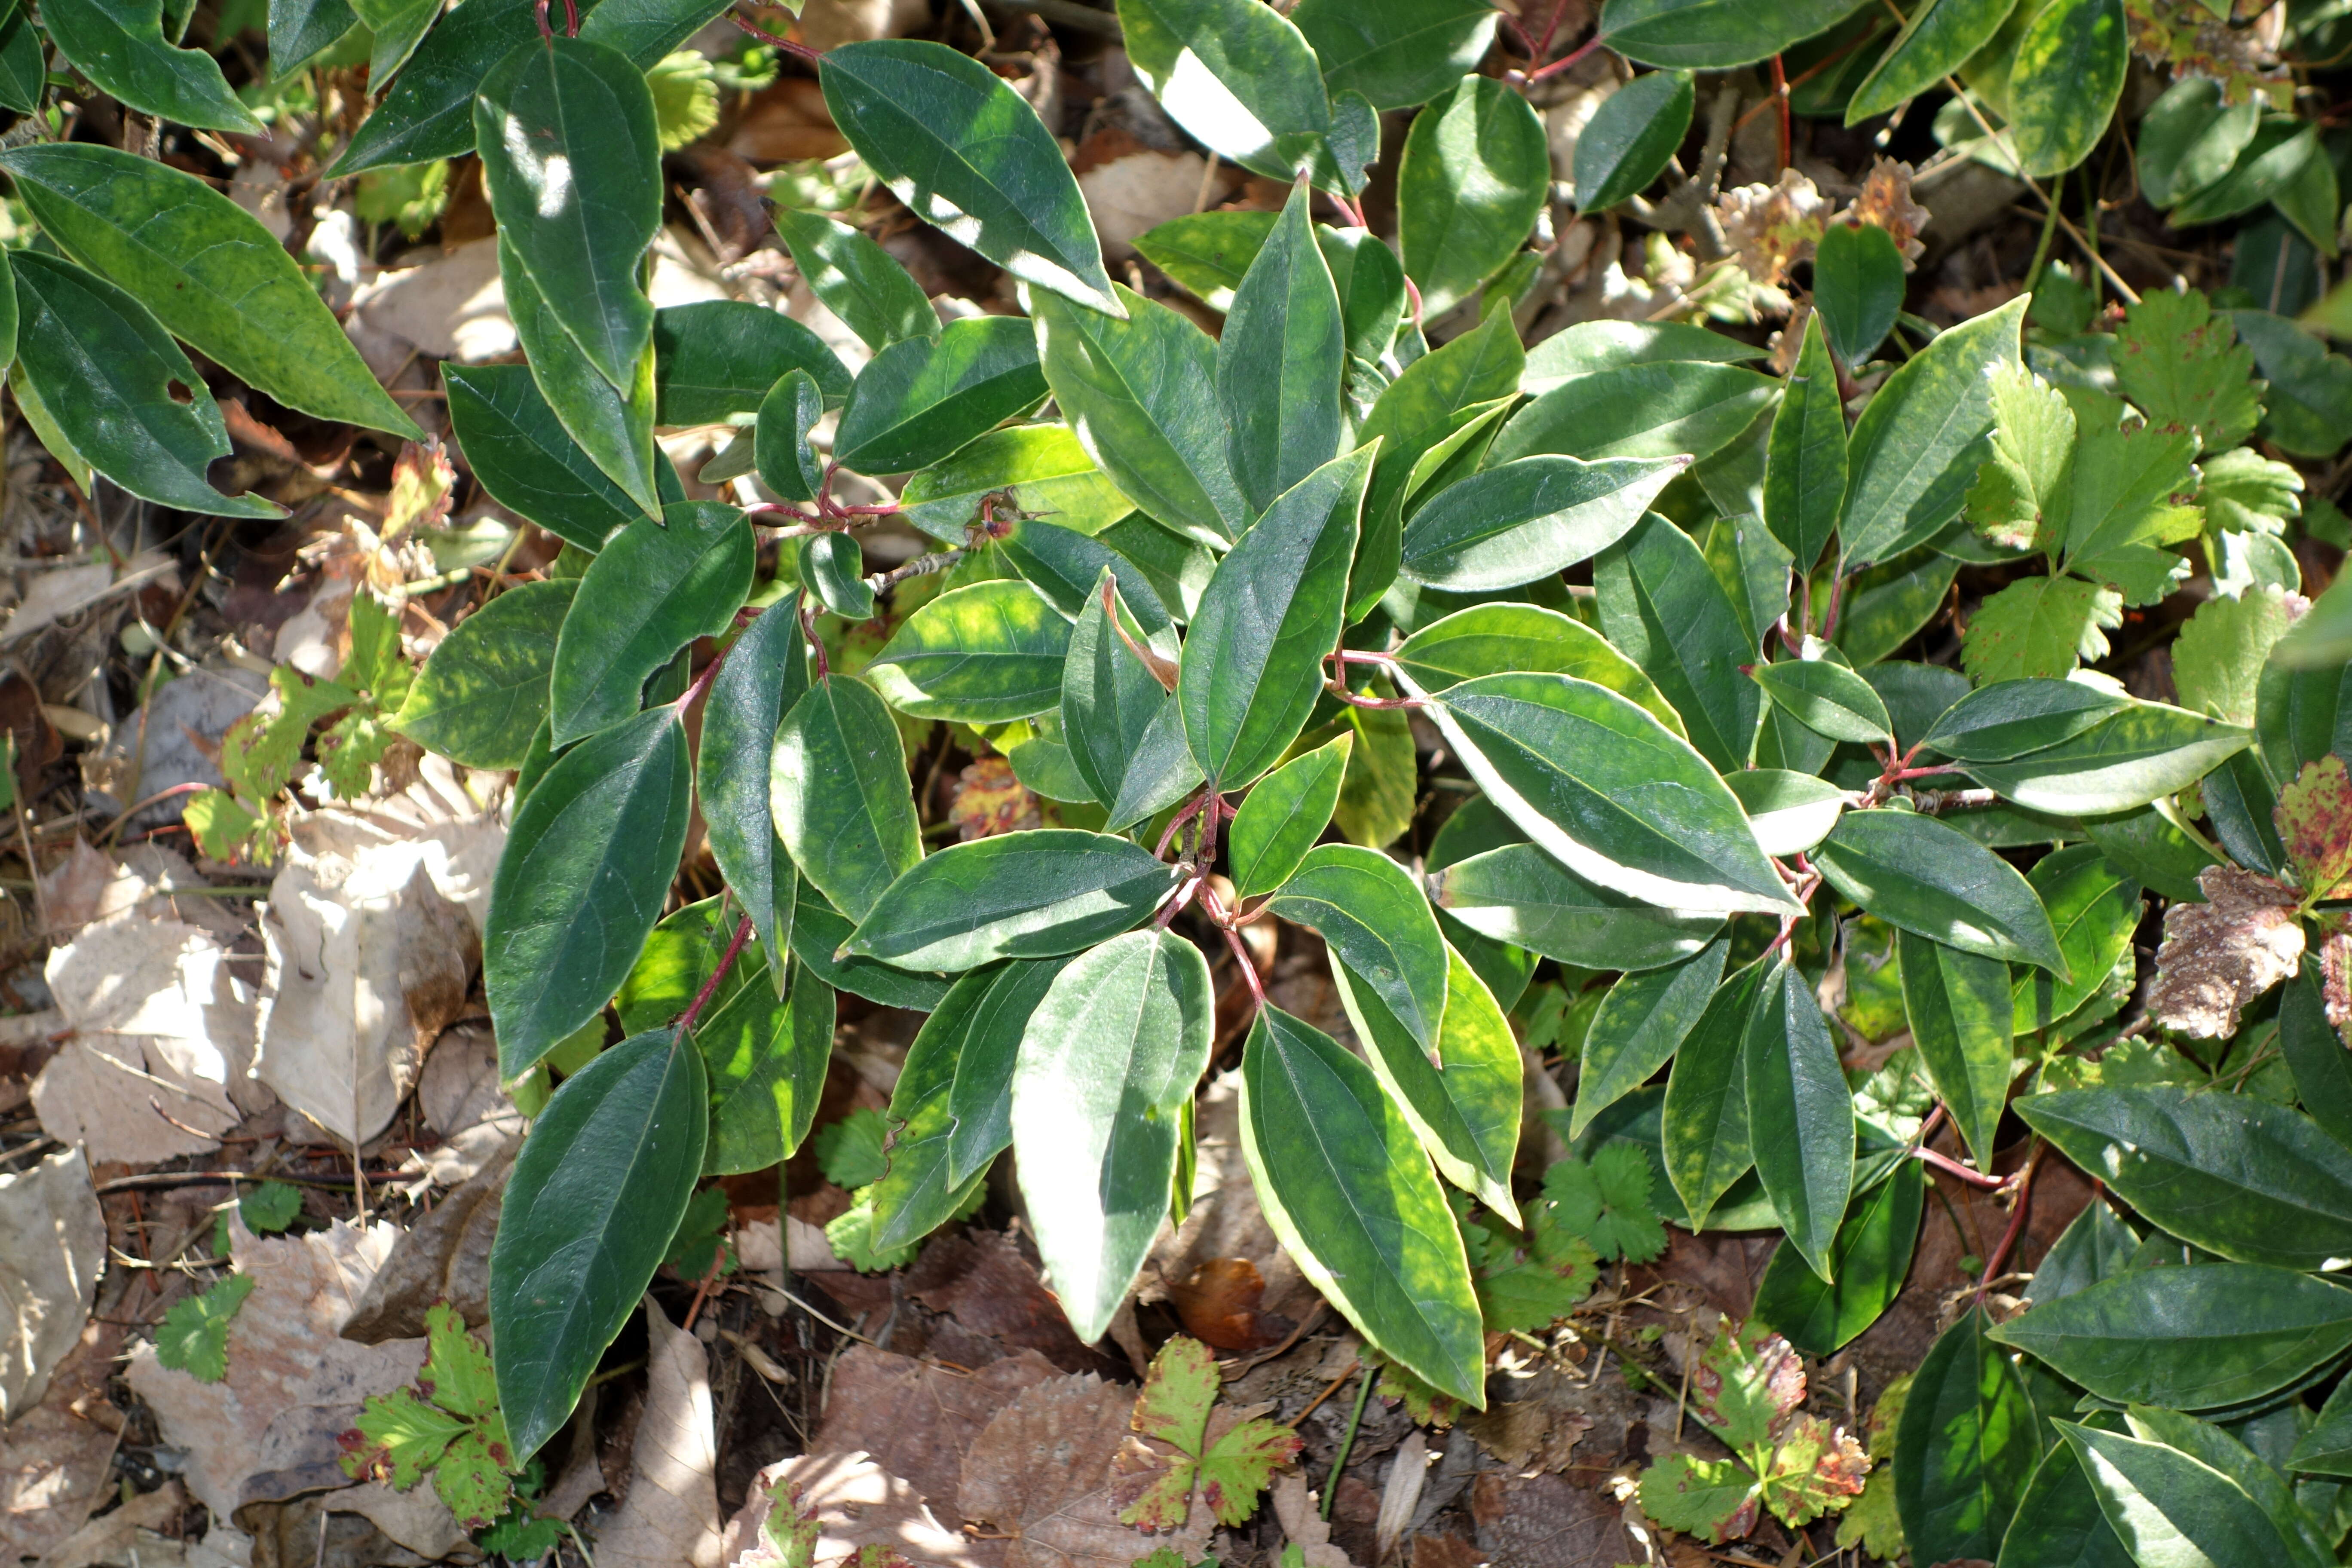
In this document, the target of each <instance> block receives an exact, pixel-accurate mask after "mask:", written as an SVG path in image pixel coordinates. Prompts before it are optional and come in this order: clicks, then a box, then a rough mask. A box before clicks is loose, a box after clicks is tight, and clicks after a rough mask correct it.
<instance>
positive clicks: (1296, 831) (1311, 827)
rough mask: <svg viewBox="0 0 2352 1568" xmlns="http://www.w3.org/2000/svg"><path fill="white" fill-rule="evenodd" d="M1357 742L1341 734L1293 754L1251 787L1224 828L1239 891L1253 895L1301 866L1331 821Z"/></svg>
mask: <svg viewBox="0 0 2352 1568" xmlns="http://www.w3.org/2000/svg"><path fill="white" fill-rule="evenodd" d="M1354 742H1355V737H1354V736H1353V735H1352V734H1342V735H1340V736H1339V739H1338V740H1336V741H1332V742H1329V743H1328V744H1326V745H1322V746H1318V747H1317V748H1316V749H1315V750H1313V751H1311V752H1307V754H1306V755H1304V756H1299V757H1293V758H1292V759H1291V760H1290V761H1288V762H1286V763H1283V764H1282V766H1280V767H1278V768H1276V769H1275V770H1274V772H1272V773H1268V774H1266V775H1265V777H1264V778H1262V779H1260V780H1259V781H1258V782H1257V784H1255V787H1253V788H1252V789H1251V790H1250V792H1249V798H1248V799H1246V800H1244V801H1243V802H1242V808H1241V810H1240V811H1239V812H1238V813H1236V814H1235V815H1234V820H1233V826H1231V827H1229V828H1228V829H1227V830H1226V837H1225V860H1226V864H1227V865H1228V866H1230V867H1231V868H1232V869H1233V875H1234V893H1235V894H1237V895H1238V896H1240V897H1242V898H1244V899H1255V898H1256V897H1258V896H1259V895H1260V894H1262V893H1270V892H1272V891H1274V889H1276V888H1278V887H1280V886H1281V885H1282V884H1283V883H1284V882H1285V881H1286V880H1287V879H1289V877H1290V875H1291V873H1292V872H1294V871H1296V870H1297V869H1298V866H1299V862H1300V861H1302V860H1304V859H1306V858H1307V851H1308V850H1310V849H1312V848H1313V847H1315V841H1316V840H1317V839H1318V838H1320V837H1323V830H1324V829H1325V828H1327V827H1328V826H1331V814H1332V812H1333V811H1335V810H1337V809H1338V808H1339V784H1340V781H1341V779H1342V778H1343V777H1344V776H1345V775H1346V773H1347V771H1348V759H1349V754H1350V752H1352V750H1353V747H1354Z"/></svg>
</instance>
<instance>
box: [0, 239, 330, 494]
mask: <svg viewBox="0 0 2352 1568" xmlns="http://www.w3.org/2000/svg"><path fill="white" fill-rule="evenodd" d="M8 265H9V269H10V270H11V272H12V273H13V274H14V275H15V282H16V300H17V312H18V314H17V323H16V364H15V366H14V367H13V368H12V369H11V370H10V372H9V385H10V386H11V387H12V388H14V389H16V394H17V399H18V401H19V403H20V404H22V405H23V406H24V409H25V414H26V418H27V420H29V421H30V422H31V423H32V424H33V425H34V426H35V428H36V429H37V430H39V431H40V432H41V435H42V438H43V440H44V441H45V442H47V439H48V436H49V433H50V431H52V430H54V431H56V432H57V433H58V435H59V436H60V437H61V438H62V439H63V440H64V441H65V442H66V443H67V444H68V449H69V451H70V452H71V453H72V454H73V458H74V459H75V460H72V461H68V460H67V459H66V458H60V461H61V462H65V463H66V467H67V468H68V471H69V472H70V471H73V470H74V469H76V468H81V467H85V466H94V467H95V468H97V469H98V471H99V472H100V473H102V474H104V475H105V476H106V477H107V478H108V479H112V480H113V481H114V482H115V483H116V484H118V485H121V487H122V488H123V489H126V490H129V491H130V492H131V494H132V495H135V496H138V497H139V498H141V499H142V500H151V501H153V502H155V503H156V504H157V505H159V506H172V507H179V508H181V509H183V510H188V511H194V512H198V513H206V514H212V515H216V516H221V517H270V518H274V517H279V516H282V515H284V512H283V509H281V508H279V507H278V506H277V505H275V504H273V503H271V502H269V501H267V500H263V499H261V498H260V497H259V496H237V497H229V496H224V495H222V494H221V493H220V492H219V491H218V490H216V489H213V487H212V485H211V484H210V483H209V482H207V481H206V479H205V469H206V468H207V467H208V466H210V464H211V463H212V462H213V460H214V459H215V458H225V457H226V456H228V454H229V440H228V427H227V426H226V423H225V422H224V421H223V419H222V417H221V412H220V405H218V404H216V403H215V402H214V401H213V397H212V394H211V393H210V392H209V391H208V390H206V388H205V383H204V380H203V378H202V377H200V376H199V375H197V374H196V372H195V367H194V365H192V364H190V363H188V356H187V355H186V354H184V353H181V352H180V345H179V344H177V343H175V342H173V341H172V339H171V336H170V334H168V333H167V332H165V331H163V326H162V325H161V324H160V323H159V322H157V321H156V320H155V318H154V317H153V316H152V315H151V314H149V313H148V310H147V308H146V307H145V306H143V305H142V304H140V303H139V301H138V300H134V299H132V298H131V296H130V295H129V294H127V293H125V292H124V291H123V290H121V289H118V288H116V287H115V286H114V285H113V284H111V283H109V282H107V281H105V280H104V279H100V278H99V277H98V276H97V275H96V274H94V273H89V272H85V271H83V270H82V269H81V268H79V267H76V266H74V265H73V264H72V263H71V262H68V261H63V260H60V259H58V258H56V257H53V256H45V255H42V254H41V253H39V252H37V251H32V250H19V251H15V252H12V253H11V254H10V256H9V258H8Z"/></svg>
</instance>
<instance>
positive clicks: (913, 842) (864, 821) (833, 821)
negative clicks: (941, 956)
mask: <svg viewBox="0 0 2352 1568" xmlns="http://www.w3.org/2000/svg"><path fill="white" fill-rule="evenodd" d="M768 787H769V798H768V806H769V812H770V814H771V816H772V817H773V818H774V821H775V825H776V833H777V836H778V837H781V838H782V839H783V841H784V847H785V849H786V850H787V851H788V852H789V853H790V854H791V856H792V858H793V864H794V865H796V866H797V867H799V868H800V871H801V874H802V875H803V877H805V878H807V879H808V880H809V881H810V882H811V883H813V884H814V886H815V888H816V889H817V891H819V892H821V893H823V894H824V897H825V900H827V901H828V902H830V903H832V904H833V905H834V906H835V908H836V909H838V910H842V911H843V912H845V913H846V914H847V915H849V916H850V917H851V918H852V919H853V920H863V919H865V918H866V912H867V911H868V910H871V909H873V907H874V901H875V900H877V899H878V898H880V897H881V896H882V889H885V888H887V887H888V886H889V885H890V882H891V881H892V879H895V878H896V877H897V876H898V874H899V873H900V872H902V871H904V870H906V869H907V868H908V867H910V866H912V865H914V864H915V862H916V861H918V860H919V859H921V858H923V841H922V830H921V828H920V827H919V825H918V824H917V822H916V820H915V802H914V798H913V795H912V794H911V791H910V788H909V785H908V782H907V753H906V752H905V751H904V749H902V747H901V746H900V744H899V742H898V725H897V724H896V723H895V722H893V721H892V720H891V718H890V710H888V709H887V708H886V707H884V706H883V705H882V700H881V699H880V698H879V697H877V696H876V695H875V694H874V689H873V688H871V687H869V686H867V685H866V684H865V683H864V682H862V681H859V680H856V679H853V678H851V677H849V676H844V675H834V676H828V677H826V678H825V679H822V680H816V681H813V682H811V683H810V686H809V689H808V690H807V692H806V693H805V694H803V696H802V697H801V698H800V700H798V701H796V702H794V703H793V705H792V707H790V708H789V709H787V710H785V712H784V721H783V725H782V728H781V729H779V730H778V731H776V743H775V751H774V753H773V756H772V760H771V762H770V768H769V785H768ZM803 910H805V905H803ZM801 918H802V917H801V916H799V915H795V917H794V927H793V937H794V941H793V946H794V949H795V950H796V951H797V950H798V948H799V947H800V942H799V940H798V938H799V926H800V920H801ZM836 984H845V983H844V982H836ZM846 988H847V989H849V990H853V991H855V990H857V987H856V986H855V985H848V986H846ZM858 994H860V995H863V994H865V993H864V992H862V991H860V992H859V993H858Z"/></svg>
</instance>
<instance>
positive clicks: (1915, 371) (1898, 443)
mask: <svg viewBox="0 0 2352 1568" xmlns="http://www.w3.org/2000/svg"><path fill="white" fill-rule="evenodd" d="M2025 306H2026V301H2025V300H2011V301H2010V302H2009V303H2008V304H2006V305H2003V306H2001V307H2000V308H1999V309H1998V310H1989V311H1987V312H1986V313H1985V314H1983V315H1981V316H1978V317H1976V318H1974V319H1973V320H1971V321H1963V322H1961V323H1960V324H1959V325H1958V326H1957V327H1954V328H1952V329H1950V330H1949V331H1946V332H1944V333H1942V334H1941V335H1939V336H1938V337H1937V339H1936V341H1935V342H1931V343H1929V344H1928V345H1927V347H1926V348H1924V349H1921V350H1920V351H1919V352H1918V353H1916V354H1914V355H1913V356H1912V357H1911V358H1910V359H1909V360H1908V361H1906V363H1904V365H1903V367H1902V368H1901V369H1900V370H1897V371H1896V372H1895V374H1893V375H1891V376H1889V377H1887V378H1886V382H1885V385H1883V386H1881V387H1880V388H1879V389H1878V392H1877V394H1876V395H1874V396H1873V397H1872V398H1871V400H1870V406H1869V407H1868V408H1865V409H1864V410H1863V412H1862V417H1861V418H1860V419H1858V420H1856V421H1855V422H1854V426H1853V444H1852V446H1851V447H1850V448H1849V451H1848V460H1847V471H1848V478H1847V480H1846V491H1845V506H1844V509H1843V522H1842V524H1841V525H1840V529H1839V538H1840V541H1841V544H1842V548H1843V552H1844V563H1845V568H1846V569H1847V570H1849V571H1851V570H1853V569H1854V568H1855V567H1858V566H1861V565H1864V564H1867V563H1873V562H1881V561H1891V560H1893V559H1894V558H1895V556H1897V555H1900V554H1902V553H1903V552H1905V551H1906V550H1908V549H1910V548H1911V547H1912V546H1913V545H1916V544H1920V543H1924V542H1926V541H1927V540H1928V539H1930V538H1932V537H1933V536H1934V535H1935V534H1936V533H1937V531H1939V530H1940V529H1942V528H1943V526H1944V525H1945V524H1946V523H1948V522H1949V521H1951V520H1952V519H1953V518H1954V517H1955V516H1957V515H1958V512H1959V510H1960V503H1961V501H1962V500H1963V499H1964V498H1965V497H1966V496H1967V494H1968V489H1969V485H1970V484H1971V483H1973V482H1974V480H1975V479H1976V472H1977V467H1978V465H1979V463H1981V462H1982V461H1983V460H1984V458H1985V456H1986V450H1987V437H1989V435H1990V431H1991V427H1992V395H1991V382H1990V375H1991V373H1992V372H1993V371H1994V370H1995V369H1996V368H1998V367H1999V366H2000V365H2003V364H2015V363H2018V329H2019V325H2020V323H2021V321H2023V319H2024V315H2025Z"/></svg>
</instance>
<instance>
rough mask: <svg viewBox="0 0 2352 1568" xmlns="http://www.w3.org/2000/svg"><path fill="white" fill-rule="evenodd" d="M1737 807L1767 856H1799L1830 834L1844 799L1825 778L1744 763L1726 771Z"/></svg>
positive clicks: (1840, 790) (1726, 777) (1842, 794)
mask: <svg viewBox="0 0 2352 1568" xmlns="http://www.w3.org/2000/svg"><path fill="white" fill-rule="evenodd" d="M1723 782H1724V783H1725V784H1729V785H1730V786H1731V793H1732V795H1734V796H1735V797H1737V798H1738V802H1739V809H1740V810H1742V811H1744V812H1746V813H1747V814H1748V826H1750V827H1752V828H1754V829H1755V830H1756V842H1757V843H1758V844H1759V846H1761V847H1763V850H1764V853H1765V854H1767V855H1801V854H1803V853H1805V852H1806V851H1807V850H1809V849H1811V848H1812V847H1813V846H1814V845H1816V844H1819V843H1820V842H1821V841H1822V839H1824V838H1826V837H1829V835H1830V829H1832V828H1833V827H1835V826H1837V822H1838V818H1839V816H1842V815H1843V813H1844V811H1845V808H1846V805H1847V804H1848V802H1847V797H1846V792H1845V791H1844V790H1842V789H1840V788H1838V786H1837V785H1835V784H1832V783H1830V782H1829V781H1828V780H1827V779H1822V778H1816V777H1814V776H1813V775H1812V774H1811V773H1795V772H1792V771H1790V770H1789V769H1787V768H1743V769H1741V770H1740V771H1739V772H1738V773H1727V774H1726V775H1725V776H1724V780H1723Z"/></svg>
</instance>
